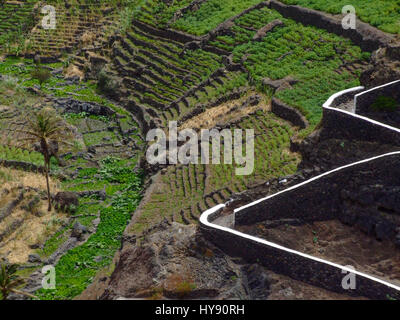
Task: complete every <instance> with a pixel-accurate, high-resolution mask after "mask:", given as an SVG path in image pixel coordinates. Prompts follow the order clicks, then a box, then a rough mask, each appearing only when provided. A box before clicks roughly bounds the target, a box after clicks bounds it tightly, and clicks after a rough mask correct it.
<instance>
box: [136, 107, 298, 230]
mask: <svg viewBox="0 0 400 320" xmlns="http://www.w3.org/2000/svg"><path fill="white" fill-rule="evenodd" d="M232 128H241V129H253V130H254V135H255V141H254V146H255V154H254V171H253V173H252V174H250V175H248V176H239V175H236V174H235V168H236V165H234V164H224V163H223V157H222V156H221V161H222V163H221V164H218V165H217V164H208V165H204V164H197V165H194V164H190V165H186V166H183V165H179V166H171V167H169V168H168V169H166V171H165V172H164V173H163V174H162V175H161V177H160V178H159V180H158V182H157V183H156V184H157V187H156V190H157V191H155V192H153V193H152V195H151V197H150V199H149V201H147V202H146V203H145V205H144V207H143V208H142V209H141V212H140V215H138V220H137V223H136V224H135V225H134V226H133V228H132V230H131V231H132V232H135V233H140V232H142V231H144V230H146V228H148V227H149V226H150V225H152V224H153V223H154V222H155V221H160V220H162V219H164V218H167V219H168V220H170V221H177V222H180V223H197V221H198V219H197V218H198V217H199V215H200V213H201V212H202V211H204V210H206V209H208V208H210V207H212V206H214V205H216V204H219V203H223V202H225V201H227V200H228V199H229V197H230V196H231V195H232V193H235V192H241V191H243V190H245V189H247V188H248V186H249V185H253V184H256V183H260V182H262V181H265V180H268V179H271V178H273V177H278V176H286V175H288V174H292V173H294V172H295V171H296V167H297V163H298V159H297V157H296V156H295V155H293V154H291V153H290V152H289V151H288V149H289V146H290V137H291V136H292V135H293V133H294V131H293V128H292V127H290V126H289V125H288V124H287V123H285V122H283V121H281V120H280V119H279V118H277V117H275V116H274V115H273V114H272V113H270V112H265V111H261V110H260V111H257V112H256V113H255V114H253V115H250V116H247V117H245V118H243V119H242V121H240V122H239V123H238V124H236V125H234V126H233V127H232ZM243 149H244V150H245V145H243ZM223 152H224V149H223V147H222V148H221V155H223Z"/></svg>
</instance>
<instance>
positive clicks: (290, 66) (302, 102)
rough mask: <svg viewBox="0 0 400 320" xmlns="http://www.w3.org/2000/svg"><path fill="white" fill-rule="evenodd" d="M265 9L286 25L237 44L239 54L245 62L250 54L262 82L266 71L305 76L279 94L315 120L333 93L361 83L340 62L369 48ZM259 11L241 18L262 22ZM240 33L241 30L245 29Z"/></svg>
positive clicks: (359, 57) (361, 56) (267, 74)
mask: <svg viewBox="0 0 400 320" xmlns="http://www.w3.org/2000/svg"><path fill="white" fill-rule="evenodd" d="M260 11H262V12H263V13H265V17H266V18H265V19H266V21H268V20H273V19H276V18H279V19H280V20H282V21H283V22H284V23H285V26H284V27H279V28H276V29H275V30H274V32H270V33H268V34H267V36H266V37H265V38H264V39H263V40H262V41H259V42H252V41H251V42H247V43H245V44H242V45H238V46H236V47H235V48H234V50H233V53H234V60H235V61H236V62H239V61H240V60H241V59H242V58H243V57H244V56H245V57H247V59H246V61H245V62H244V65H245V66H246V68H247V69H248V70H249V72H250V74H251V77H252V79H253V81H254V82H255V84H256V85H257V86H258V87H260V86H261V82H262V79H263V78H265V77H268V78H271V79H282V78H284V77H286V76H292V77H294V78H295V79H297V80H298V81H299V82H298V83H297V84H295V85H294V86H293V88H289V89H285V90H282V91H280V92H278V93H277V94H276V97H278V98H279V99H281V100H282V101H284V102H286V103H288V104H289V105H291V106H294V107H297V108H298V109H299V110H300V111H301V112H302V113H303V114H305V115H306V117H307V118H308V119H309V120H310V122H311V124H313V125H315V124H317V123H318V122H319V121H320V119H321V115H322V108H321V105H322V104H323V102H324V101H325V100H326V99H327V98H328V97H329V96H330V95H331V94H333V93H334V92H337V91H339V90H343V89H345V88H349V87H354V86H357V85H358V84H359V80H358V75H357V74H352V73H350V72H348V71H340V70H339V69H340V67H341V66H342V65H343V64H344V63H355V62H359V61H364V60H365V59H367V58H369V54H368V53H364V52H362V51H361V49H360V48H359V47H357V46H355V45H353V44H352V43H351V42H350V40H347V39H344V38H341V37H339V36H336V35H333V34H330V33H328V32H327V31H324V30H321V29H317V28H314V27H306V26H303V25H302V24H300V23H296V22H294V21H293V20H290V19H284V18H283V17H282V16H280V15H279V14H278V13H277V12H276V11H272V10H270V9H267V8H264V9H262V10H260ZM259 15H260V13H258V14H256V13H252V14H251V15H250V14H249V15H245V16H243V17H242V18H241V19H240V21H239V23H246V24H251V23H252V21H254V23H256V21H258V16H259ZM245 21H246V22H245ZM239 26H240V24H239ZM238 34H239V35H241V33H240V30H239V33H238ZM237 39H238V36H237V37H235V38H232V41H233V42H234V43H237V41H238V40H237ZM337 52H340V54H338V53H337Z"/></svg>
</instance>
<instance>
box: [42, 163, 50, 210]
mask: <svg viewBox="0 0 400 320" xmlns="http://www.w3.org/2000/svg"><path fill="white" fill-rule="evenodd" d="M49 167H50V161H48V160H47V159H46V160H45V164H44V169H45V174H46V185H47V198H48V200H49V207H48V208H47V211H51V196H50V184H49Z"/></svg>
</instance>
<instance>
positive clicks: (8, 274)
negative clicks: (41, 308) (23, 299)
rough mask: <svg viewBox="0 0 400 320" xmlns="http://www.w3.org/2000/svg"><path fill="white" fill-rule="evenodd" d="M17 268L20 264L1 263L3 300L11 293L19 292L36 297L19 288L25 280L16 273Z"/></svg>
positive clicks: (0, 286)
mask: <svg viewBox="0 0 400 320" xmlns="http://www.w3.org/2000/svg"><path fill="white" fill-rule="evenodd" d="M17 270H18V265H16V264H6V263H5V262H1V263H0V298H1V299H2V300H7V298H8V296H9V295H10V294H11V293H18V294H22V295H25V296H28V297H30V298H36V297H35V296H33V295H31V294H28V293H25V292H23V291H20V290H18V288H19V287H20V286H21V285H23V284H24V282H25V281H24V279H22V278H21V277H20V276H19V275H17V274H16V273H17Z"/></svg>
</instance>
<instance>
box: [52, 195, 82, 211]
mask: <svg viewBox="0 0 400 320" xmlns="http://www.w3.org/2000/svg"><path fill="white" fill-rule="evenodd" d="M54 202H55V207H56V208H57V209H61V210H63V211H66V210H70V209H71V206H73V207H75V208H76V207H78V205H79V199H78V196H77V195H76V194H75V193H74V192H70V191H62V192H58V193H57V194H56V195H55V197H54Z"/></svg>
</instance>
